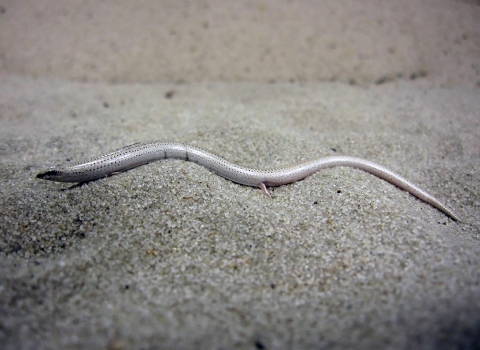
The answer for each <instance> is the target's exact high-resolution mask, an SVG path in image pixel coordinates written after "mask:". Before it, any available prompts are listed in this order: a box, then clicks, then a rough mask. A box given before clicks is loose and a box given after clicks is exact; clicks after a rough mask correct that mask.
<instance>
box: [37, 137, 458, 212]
mask: <svg viewBox="0 0 480 350" xmlns="http://www.w3.org/2000/svg"><path fill="white" fill-rule="evenodd" d="M168 158H175V159H182V160H186V161H192V162H195V163H197V164H199V165H202V166H204V167H206V168H207V169H209V170H211V171H213V172H214V173H216V174H218V175H220V176H222V177H224V178H226V179H228V180H230V181H233V182H236V183H239V184H242V185H247V186H254V187H260V188H261V189H262V191H263V192H264V193H265V194H267V195H269V193H268V191H267V188H266V187H267V186H280V185H285V184H288V183H292V182H295V181H299V180H301V179H303V178H305V177H307V176H309V175H311V174H313V173H315V172H317V171H319V170H321V169H325V168H331V167H336V166H348V167H352V168H356V169H360V170H363V171H365V172H367V173H370V174H372V175H375V176H377V177H379V178H381V179H383V180H385V181H388V182H390V183H391V184H394V185H395V186H397V187H399V188H401V189H403V190H405V191H407V192H409V193H411V194H412V195H414V196H415V197H417V198H419V199H421V200H422V201H424V202H426V203H428V204H430V205H432V206H433V207H435V208H437V209H438V210H440V211H441V212H443V213H445V214H446V215H448V216H449V217H451V218H452V219H454V220H456V221H459V219H458V218H457V217H456V216H455V215H454V214H453V212H452V211H450V210H449V209H447V208H446V207H445V206H444V205H443V204H442V203H441V202H440V201H439V200H437V199H436V198H434V197H433V196H431V195H430V194H428V193H427V192H425V191H424V190H422V189H420V188H419V187H418V186H416V185H414V184H412V183H411V182H409V181H408V180H406V179H404V178H403V177H401V176H400V175H397V174H396V173H394V172H393V171H391V170H388V169H386V168H384V167H383V166H381V165H378V164H375V163H373V162H370V161H368V160H364V159H360V158H354V157H347V156H335V157H327V158H320V159H314V160H311V161H306V162H303V163H298V164H294V165H289V166H285V167H282V168H278V169H269V170H261V169H251V168H246V167H243V166H240V165H236V164H233V163H231V162H229V161H227V160H225V159H223V158H221V157H218V156H216V155H214V154H212V153H210V152H207V151H204V150H202V149H200V148H197V147H194V146H190V145H187V144H183V143H179V142H165V141H153V142H142V143H136V144H133V145H130V146H126V147H123V148H120V149H118V150H116V151H113V152H110V153H107V154H105V155H102V156H99V157H95V158H92V159H89V160H87V161H84V162H78V163H72V164H67V165H63V166H58V167H52V168H50V169H48V170H46V171H44V172H42V173H39V174H38V175H37V177H38V178H40V179H44V180H50V181H59V182H85V181H91V180H96V179H99V178H102V177H105V176H108V175H110V174H112V173H115V172H120V171H125V170H128V169H131V168H135V167H137V166H140V165H143V164H147V163H150V162H153V161H156V160H160V159H168Z"/></svg>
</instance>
